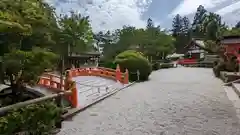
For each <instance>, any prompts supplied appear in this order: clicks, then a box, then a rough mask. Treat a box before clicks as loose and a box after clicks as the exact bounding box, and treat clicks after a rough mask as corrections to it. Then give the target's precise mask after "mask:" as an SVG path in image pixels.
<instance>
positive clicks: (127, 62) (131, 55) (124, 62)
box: [115, 50, 152, 81]
mask: <svg viewBox="0 0 240 135" xmlns="http://www.w3.org/2000/svg"><path fill="white" fill-rule="evenodd" d="M115 63H116V64H119V65H120V68H121V71H125V69H128V71H129V74H130V75H129V80H131V81H136V80H137V72H138V71H139V73H140V76H139V79H140V80H141V81H145V80H147V79H148V76H149V75H150V74H151V72H152V67H151V64H150V62H149V61H148V60H147V59H146V58H145V57H144V56H143V55H142V54H141V53H139V52H137V51H134V50H127V51H124V52H122V53H120V54H118V55H117V56H116V58H115Z"/></svg>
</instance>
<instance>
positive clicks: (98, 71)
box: [38, 65, 129, 107]
mask: <svg viewBox="0 0 240 135" xmlns="http://www.w3.org/2000/svg"><path fill="white" fill-rule="evenodd" d="M77 76H100V77H105V78H108V79H112V80H115V81H117V82H120V83H122V84H128V83H129V80H128V76H129V75H128V70H126V71H125V73H122V72H121V71H120V68H119V65H118V66H117V69H116V70H114V69H110V68H104V67H96V68H76V69H70V70H67V74H66V77H64V79H63V82H62V84H63V85H62V87H61V83H60V76H59V75H55V74H51V73H44V74H43V75H42V76H41V77H40V80H39V82H38V84H39V85H42V86H44V87H47V88H50V89H52V90H56V92H60V91H61V90H67V89H68V88H66V87H67V86H66V85H68V82H70V81H73V79H72V78H73V77H77ZM68 99H69V100H70V101H71V103H72V105H73V107H77V89H76V86H75V87H74V89H73V92H72V95H71V96H69V97H68Z"/></svg>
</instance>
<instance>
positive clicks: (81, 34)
mask: <svg viewBox="0 0 240 135" xmlns="http://www.w3.org/2000/svg"><path fill="white" fill-rule="evenodd" d="M59 24H60V26H61V29H60V33H59V34H60V38H61V39H62V44H64V45H63V48H62V49H63V50H65V51H66V50H68V48H66V47H68V45H69V46H70V49H71V50H70V52H71V53H73V52H74V53H81V52H86V51H87V50H91V49H93V44H92V43H93V32H92V27H91V25H90V22H89V17H88V16H87V17H84V16H82V15H81V14H77V13H75V12H73V11H72V12H70V16H68V15H64V16H63V17H61V18H60V22H59ZM65 53H66V52H65Z"/></svg>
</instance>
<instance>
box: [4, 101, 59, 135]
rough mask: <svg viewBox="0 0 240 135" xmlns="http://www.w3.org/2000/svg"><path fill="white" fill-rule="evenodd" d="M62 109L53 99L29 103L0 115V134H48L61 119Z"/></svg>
mask: <svg viewBox="0 0 240 135" xmlns="http://www.w3.org/2000/svg"><path fill="white" fill-rule="evenodd" d="M61 114H62V110H61V109H60V108H59V107H57V105H56V104H55V102H53V101H45V102H42V103H39V104H31V105H28V106H26V107H23V108H20V109H17V110H13V111H11V112H8V113H7V114H6V115H5V116H2V117H0V134H1V135H13V134H15V133H18V132H24V133H25V134H29V135H49V134H50V132H51V131H52V130H53V129H54V128H55V125H56V123H58V122H60V121H61Z"/></svg>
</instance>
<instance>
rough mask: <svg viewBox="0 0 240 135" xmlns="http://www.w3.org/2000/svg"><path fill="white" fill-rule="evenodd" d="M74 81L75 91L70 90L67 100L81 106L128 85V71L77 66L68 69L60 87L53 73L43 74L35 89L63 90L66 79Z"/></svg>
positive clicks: (51, 91)
mask: <svg viewBox="0 0 240 135" xmlns="http://www.w3.org/2000/svg"><path fill="white" fill-rule="evenodd" d="M69 79H70V80H72V81H73V82H75V89H76V91H73V92H72V95H71V96H70V98H69V101H70V102H71V103H72V105H73V106H74V107H77V108H79V107H80V108H81V107H85V106H88V105H90V104H92V103H93V102H95V101H97V100H99V99H101V98H102V97H104V96H106V95H107V94H110V93H112V92H114V91H117V90H119V89H121V88H123V87H125V86H126V85H128V83H129V82H128V72H127V71H126V72H125V73H121V72H120V70H119V68H118V69H116V70H113V69H107V68H101V67H98V68H79V69H71V70H68V75H67V76H66V77H64V79H63V86H62V88H60V77H59V76H57V75H54V74H44V75H43V76H42V77H41V78H40V81H39V86H36V87H34V89H35V90H37V91H39V92H41V93H43V94H45V95H49V94H53V93H57V92H59V91H62V90H65V89H66V88H65V87H64V86H65V83H66V81H67V80H69Z"/></svg>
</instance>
